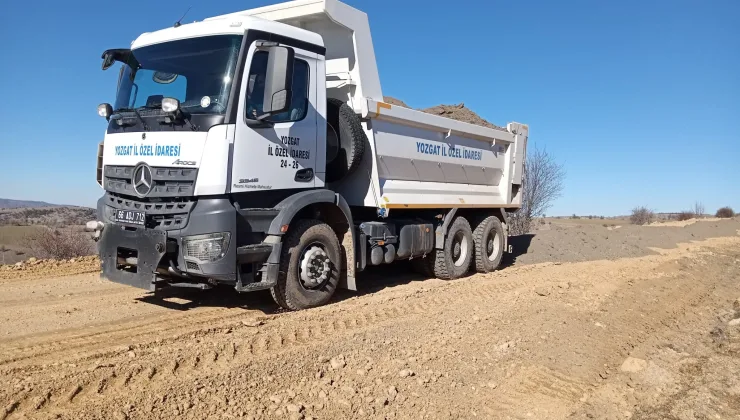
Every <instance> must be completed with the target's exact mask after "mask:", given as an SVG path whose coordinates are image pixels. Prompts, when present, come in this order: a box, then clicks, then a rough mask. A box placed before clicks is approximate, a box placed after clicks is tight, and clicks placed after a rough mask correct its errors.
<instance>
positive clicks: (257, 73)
mask: <svg viewBox="0 0 740 420" xmlns="http://www.w3.org/2000/svg"><path fill="white" fill-rule="evenodd" d="M267 55H268V54H267V52H266V51H257V52H256V53H255V54H254V56H253V58H252V65H251V67H250V68H249V77H248V78H247V106H246V110H247V118H255V117H256V116H258V115H260V114H261V113H262V103H263V102H264V95H265V76H266V74H267ZM308 77H309V72H308V63H307V62H305V61H304V60H301V59H298V58H296V59H295V60H294V61H293V97H292V99H291V102H290V109H289V110H287V111H285V112H282V113H280V114H275V115H273V116H272V117H270V118H269V121H271V122H291V121H300V120H302V119H303V118H304V117H305V116H306V113H307V112H308V88H309V85H310V83H309V78H308Z"/></svg>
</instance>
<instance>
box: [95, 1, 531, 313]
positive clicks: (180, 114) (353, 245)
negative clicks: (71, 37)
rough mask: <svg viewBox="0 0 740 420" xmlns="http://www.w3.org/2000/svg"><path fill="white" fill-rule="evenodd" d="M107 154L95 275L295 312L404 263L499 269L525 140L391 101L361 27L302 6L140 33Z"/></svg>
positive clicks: (122, 52)
mask: <svg viewBox="0 0 740 420" xmlns="http://www.w3.org/2000/svg"><path fill="white" fill-rule="evenodd" d="M102 58H103V66H102V67H103V69H104V70H105V69H108V68H110V67H112V66H113V65H115V64H116V62H119V63H121V64H120V73H119V77H118V89H117V94H116V98H115V102H114V103H113V104H109V103H105V104H101V105H100V106H99V107H98V113H99V114H100V116H102V117H104V118H106V120H107V121H108V126H107V131H106V134H105V139H104V141H103V142H102V143H101V144H100V145H99V148H98V183H99V184H100V186H101V187H102V188H103V189H104V190H105V192H104V195H103V197H102V198H100V200H99V202H98V209H97V210H98V219H99V220H98V221H95V222H91V224H89V225H90V229H91V230H94V231H95V237H96V238H97V239H98V246H99V253H100V258H101V260H102V276H103V277H104V278H106V279H108V280H111V281H114V282H119V283H124V284H128V285H131V286H136V287H140V288H144V289H148V290H151V291H156V290H158V289H161V288H164V287H196V288H202V289H207V288H211V287H213V286H216V285H231V286H233V287H234V288H235V289H236V290H237V291H239V292H247V291H253V290H264V289H269V290H271V292H272V296H273V297H274V299H275V301H276V302H277V303H278V304H279V305H281V306H282V307H284V308H287V309H292V310H297V309H303V308H309V307H314V306H318V305H322V304H325V303H327V302H328V301H329V300H330V299H331V297H332V294H333V293H334V291H335V290H336V288H337V287H345V288H349V289H353V290H356V287H357V282H358V281H361V276H360V275H359V273H360V272H362V271H363V270H364V269H365V268H366V267H368V266H370V265H379V264H390V263H393V262H394V261H399V260H411V262H412V264H413V266H414V267H416V269H418V270H419V271H420V272H422V273H424V274H425V275H429V276H436V277H439V278H443V279H454V278H458V277H461V276H464V275H466V273H468V272H470V271H472V270H477V271H479V272H489V271H492V270H495V269H496V268H497V266H498V265H499V263H500V261H501V257H502V254H503V252H504V251H505V250H506V249H507V223H506V221H507V212H511V211H516V210H517V209H518V208H519V207H520V205H521V197H522V170H523V162H524V158H525V154H526V144H527V136H528V127H527V126H526V125H524V124H519V123H509V124H508V125H507V126H506V128H498V129H497V128H486V127H481V126H477V125H472V124H467V123H463V122H459V121H455V120H451V119H448V118H443V117H441V116H436V115H430V114H426V113H423V112H420V111H416V110H413V109H408V108H405V107H399V106H394V105H390V104H387V103H385V102H384V101H383V92H382V91H381V87H380V78H379V76H378V69H377V64H376V62H375V53H374V51H373V42H372V38H371V36H370V26H369V23H368V17H367V15H366V14H365V13H363V12H361V11H359V10H356V9H354V8H352V7H349V6H347V5H345V4H343V3H341V2H339V1H336V0H297V1H291V2H287V3H282V4H277V5H274V6H267V7H261V8H257V9H252V10H246V11H242V12H236V13H232V14H227V15H222V16H216V17H213V18H209V19H205V20H204V21H202V22H195V23H189V24H182V25H180V24H179V23H176V24H175V25H174V26H173V27H170V28H167V29H162V30H159V31H156V32H149V33H144V34H142V35H140V36H139V37H138V38H137V39H136V40H135V41H133V42H132V44H131V47H130V48H123V49H111V50H107V51H105V52H104V53H103V56H102Z"/></svg>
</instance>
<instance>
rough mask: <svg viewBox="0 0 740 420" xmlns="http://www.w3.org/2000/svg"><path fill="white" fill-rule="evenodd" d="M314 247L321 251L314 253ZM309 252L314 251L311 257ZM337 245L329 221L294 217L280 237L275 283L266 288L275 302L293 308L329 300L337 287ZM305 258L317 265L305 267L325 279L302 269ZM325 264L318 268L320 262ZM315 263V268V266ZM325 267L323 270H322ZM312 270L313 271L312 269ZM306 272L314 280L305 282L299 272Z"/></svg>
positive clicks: (338, 263) (338, 254) (309, 264)
mask: <svg viewBox="0 0 740 420" xmlns="http://www.w3.org/2000/svg"><path fill="white" fill-rule="evenodd" d="M316 248H318V249H320V250H321V252H318V253H316V251H315V249H316ZM311 255H315V258H314V259H311ZM341 255H342V252H341V247H340V244H339V239H338V238H337V235H336V234H335V233H334V230H332V228H331V227H329V225H327V224H326V223H323V222H321V221H319V220H314V219H304V220H298V221H295V222H293V223H291V225H290V229H289V230H288V233H287V234H286V235H285V238H283V247H282V252H281V255H280V271H279V273H278V281H277V285H276V286H275V287H273V288H272V289H270V293H271V294H272V298H273V299H274V300H275V302H276V303H277V304H278V305H280V306H281V307H283V308H285V309H289V310H292V311H297V310H301V309H307V308H313V307H316V306H321V305H324V304H326V303H327V302H329V300H330V299H331V297H332V295H334V292H335V291H336V289H337V284H338V283H339V273H341V271H342V259H341ZM309 261H314V262H317V264H318V266H316V265H314V266H313V268H309V269H308V270H318V271H319V272H323V274H325V275H326V278H325V279H320V278H319V279H316V277H317V276H311V275H310V274H306V273H309V271H307V270H306V269H305V265H304V266H302V264H307V265H308V267H311V263H309ZM324 261H325V262H326V265H325V266H324V267H323V268H322V267H320V266H321V265H322V262H324ZM317 267H318V268H317ZM323 270H325V271H323ZM314 272H315V271H314ZM302 273H303V274H305V275H308V277H310V280H316V282H317V283H318V284H307V283H306V281H305V280H304V279H303V278H302V277H301V274H302Z"/></svg>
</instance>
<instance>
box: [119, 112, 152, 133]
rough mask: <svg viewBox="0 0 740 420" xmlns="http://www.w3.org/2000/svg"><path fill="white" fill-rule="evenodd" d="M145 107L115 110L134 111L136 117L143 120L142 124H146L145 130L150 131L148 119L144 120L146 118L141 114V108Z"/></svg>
mask: <svg viewBox="0 0 740 420" xmlns="http://www.w3.org/2000/svg"><path fill="white" fill-rule="evenodd" d="M144 108H145V107H139V108H118V109H117V110H116V111H115V112H133V113H134V114H136V118H138V119H139V121H140V122H141V125H143V126H144V131H149V126H148V125H147V123H146V121H144V118H143V117H142V116H141V114H139V111H138V110H139V109H144Z"/></svg>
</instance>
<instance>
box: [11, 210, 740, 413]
mask: <svg viewBox="0 0 740 420" xmlns="http://www.w3.org/2000/svg"><path fill="white" fill-rule="evenodd" d="M727 223H735V225H736V224H737V222H727ZM735 225H732V226H733V228H734V229H737V227H735ZM645 229H658V228H647V227H646V228H645ZM726 229H727V225H723V226H722V228H721V229H720V230H718V231H717V232H722V233H723V234H724V233H726ZM386 274H387V273H385V272H379V273H376V274H375V275H376V276H379V277H381V276H384V275H386ZM739 278H740V232H737V231H735V232H733V234H732V236H727V235H723V236H722V237H717V238H707V239H702V240H699V241H695V242H692V243H681V244H678V245H677V246H675V247H671V249H666V250H655V253H653V254H651V255H646V256H642V257H631V258H623V259H615V260H598V261H585V262H567V263H560V262H549V263H540V264H532V265H519V264H517V265H515V266H513V267H509V268H507V269H505V270H502V271H498V272H496V273H493V274H490V275H475V276H472V277H469V278H466V279H461V280H457V281H452V282H444V281H440V280H425V281H417V280H419V279H418V278H415V277H412V276H411V275H408V274H402V275H399V274H394V276H393V277H392V278H390V279H379V280H380V283H382V284H383V286H382V287H376V288H372V289H367V290H365V292H364V293H363V294H360V295H358V296H356V295H351V294H343V295H342V296H340V300H339V301H337V302H336V303H333V304H332V305H329V306H327V307H323V308H317V309H313V310H308V311H303V312H297V313H275V312H274V311H275V309H274V306H273V305H271V304H270V303H269V298H268V297H267V296H266V295H264V294H251V295H244V296H236V295H234V294H232V293H230V292H215V293H210V294H206V295H202V294H182V293H181V294H178V295H175V296H172V297H169V298H166V299H164V300H160V299H153V298H151V297H147V295H146V294H145V293H143V292H141V291H138V290H135V289H130V288H126V287H122V286H117V285H114V284H111V283H106V282H102V281H100V280H99V279H98V277H97V274H94V273H89V274H81V275H76V276H67V277H60V278H38V277H33V276H32V277H29V278H28V279H27V280H23V279H22V278H21V279H19V278H14V279H5V280H0V321H2V322H1V323H0V383H2V384H3V386H2V387H1V388H0V420H6V419H16V418H62V419H93V418H96V419H165V418H175V417H177V418H183V419H202V418H213V419H224V418H263V419H267V418H289V419H308V418H315V419H348V418H398V419H420V418H430V419H456V418H461V419H463V418H464V419H468V418H492V419H498V418H502V419H504V418H522V419H564V418H575V419H580V418H596V419H625V418H633V419H665V418H671V419H700V418H701V419H708V418H723V419H730V418H740V360H739V359H738V354H739V353H738V351H739V350H740V325H739V324H740V320H738V321H733V319H734V318H736V316H740V312H737V313H736V310H738V311H740V302H738V303H737V304H735V305H736V306H735V307H733V302H734V301H735V299H736V298H738V297H740V290H738V279H739Z"/></svg>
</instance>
